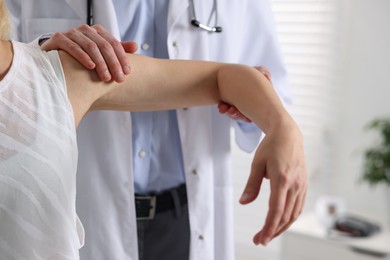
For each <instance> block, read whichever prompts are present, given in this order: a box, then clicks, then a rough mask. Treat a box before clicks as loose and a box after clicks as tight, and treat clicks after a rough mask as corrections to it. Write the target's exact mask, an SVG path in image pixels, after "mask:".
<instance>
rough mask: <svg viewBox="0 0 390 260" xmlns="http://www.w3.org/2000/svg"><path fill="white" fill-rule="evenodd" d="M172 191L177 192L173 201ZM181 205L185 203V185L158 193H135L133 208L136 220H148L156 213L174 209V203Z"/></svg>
mask: <svg viewBox="0 0 390 260" xmlns="http://www.w3.org/2000/svg"><path fill="white" fill-rule="evenodd" d="M174 193H176V194H177V198H178V200H179V201H178V202H176V203H175V198H174V196H176V195H174ZM177 203H179V204H180V206H183V205H184V204H186V203H187V189H186V185H185V184H182V185H180V186H178V187H176V188H172V189H169V190H165V191H163V192H161V193H158V194H151V195H139V194H135V210H136V213H137V220H148V219H149V220H150V219H153V218H154V216H155V215H156V214H158V213H161V212H164V211H168V210H173V209H175V204H177Z"/></svg>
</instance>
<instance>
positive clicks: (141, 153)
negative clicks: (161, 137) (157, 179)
mask: <svg viewBox="0 0 390 260" xmlns="http://www.w3.org/2000/svg"><path fill="white" fill-rule="evenodd" d="M145 155H146V152H145V151H144V150H141V151H139V153H138V156H139V157H140V158H144V157H145Z"/></svg>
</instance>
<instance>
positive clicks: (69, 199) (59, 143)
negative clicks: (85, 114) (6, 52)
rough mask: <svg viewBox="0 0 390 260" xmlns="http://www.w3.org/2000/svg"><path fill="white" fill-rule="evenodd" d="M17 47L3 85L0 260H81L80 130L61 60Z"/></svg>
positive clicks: (0, 97) (35, 49) (54, 54)
mask: <svg viewBox="0 0 390 260" xmlns="http://www.w3.org/2000/svg"><path fill="white" fill-rule="evenodd" d="M12 45H13V49H14V58H13V62H12V66H11V68H10V70H9V72H8V73H7V75H6V76H5V77H4V78H3V80H1V81H0V259H7V260H13V259H15V260H23V259H26V260H35V259H45V260H46V259H50V260H54V259H55V260H63V259H67V260H68V259H72V260H73V259H78V258H79V253H78V250H79V248H80V247H81V246H82V244H83V240H84V232H83V228H82V225H81V223H80V221H79V219H78V217H77V215H76V210H75V197H76V167H77V155H78V151H77V144H76V129H75V123H74V117H73V110H72V107H71V105H70V103H69V100H68V98H67V93H66V84H65V79H64V75H63V70H62V67H61V62H60V59H59V55H58V52H50V53H45V52H42V51H41V50H40V49H39V48H38V47H35V46H30V45H26V44H22V43H18V42H12Z"/></svg>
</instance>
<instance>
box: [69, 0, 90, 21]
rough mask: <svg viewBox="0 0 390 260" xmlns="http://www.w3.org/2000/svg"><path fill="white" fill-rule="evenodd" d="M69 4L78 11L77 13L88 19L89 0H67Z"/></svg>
mask: <svg viewBox="0 0 390 260" xmlns="http://www.w3.org/2000/svg"><path fill="white" fill-rule="evenodd" d="M65 1H66V2H67V3H68V5H69V6H70V7H71V8H72V9H73V10H74V11H75V12H76V13H77V15H78V16H79V17H80V18H81V19H84V20H85V21H86V17H87V0H65Z"/></svg>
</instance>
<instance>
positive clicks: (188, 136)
mask: <svg viewBox="0 0 390 260" xmlns="http://www.w3.org/2000/svg"><path fill="white" fill-rule="evenodd" d="M7 2H8V6H9V9H10V11H11V13H12V14H13V21H14V24H15V34H16V35H17V36H18V37H19V40H23V41H31V40H33V39H35V38H36V37H38V36H39V35H41V34H42V33H45V32H55V31H66V30H68V29H69V28H71V27H76V26H78V25H80V24H83V23H85V21H86V20H87V14H90V12H89V11H88V10H87V1H80V0H66V1H60V0H40V1H22V0H8V1H7ZM22 2H23V4H22ZM217 3H218V4H219V5H217ZM43 6H44V7H45V8H43ZM92 11H93V18H94V22H95V23H96V24H101V25H103V26H104V27H105V28H107V30H108V31H109V32H111V33H112V34H113V35H114V36H115V37H116V38H117V39H122V40H135V41H137V42H139V43H140V49H141V50H140V53H141V54H144V55H150V56H155V57H161V58H166V57H169V58H172V59H203V60H214V61H224V62H237V63H244V64H248V65H251V66H258V65H264V66H267V67H268V68H269V69H270V71H271V73H272V75H273V84H274V85H275V86H276V87H277V91H278V92H279V94H280V96H281V98H282V99H283V100H284V101H285V102H287V103H289V99H288V97H289V91H288V89H287V84H286V77H285V76H286V72H285V69H284V67H283V64H282V62H281V57H280V52H279V50H278V48H277V43H276V38H275V30H274V25H273V22H272V11H271V9H270V5H269V2H268V1H266V0H259V1H242V0H229V1H224V2H222V1H183V0H170V1H156V0H148V1H145V0H142V1H141V0H138V1H125V0H122V1H110V0H95V1H94V4H93V8H92ZM210 16H211V17H212V19H211V21H210V22H209V23H207V21H208V19H209V17H210ZM191 20H196V21H198V22H201V23H203V24H206V25H208V27H211V28H212V27H218V26H221V27H222V32H208V31H206V30H203V29H200V28H196V27H195V26H193V25H192V24H191V23H190V22H191ZM195 23H196V22H195ZM83 28H84V27H83ZM218 30H219V29H218ZM231 124H232V121H230V120H229V118H227V117H222V116H220V115H219V114H218V111H217V109H216V108H215V107H203V108H191V109H181V110H177V111H164V112H148V113H131V114H130V113H127V112H93V113H91V114H90V115H88V116H87V117H86V118H85V120H84V122H83V123H82V124H81V125H80V126H79V129H78V138H79V140H78V143H79V152H80V160H79V161H80V162H83V163H81V164H80V165H79V169H78V180H77V181H78V193H77V203H78V208H77V211H78V214H79V216H80V218H81V220H82V221H83V223H84V227H85V231H86V243H85V246H84V248H83V249H82V250H81V259H85V260H87V259H89V260H92V259H94V260H103V259H114V260H126V259H154V257H156V256H158V259H186V258H189V259H192V260H212V259H224V260H229V259H233V258H234V244H233V237H232V235H233V221H232V217H233V214H232V184H231V175H230V165H229V160H230V141H229V140H230V126H231ZM233 124H234V127H235V129H236V141H237V143H238V145H239V146H240V147H241V148H242V149H243V150H245V151H253V150H254V148H255V147H256V146H257V144H258V142H259V139H260V135H261V133H260V131H259V130H258V129H255V128H254V127H253V126H252V125H246V124H243V123H240V122H233ZM102 136H104V137H105V138H102ZM107 137H108V138H107ZM265 177H267V176H265ZM301 177H302V178H301V179H302V180H301V182H300V183H301V185H300V188H299V192H297V193H296V194H297V197H296V201H295V200H294V203H297V205H298V206H297V207H296V208H298V209H301V208H302V204H303V200H304V197H305V191H306V188H305V180H304V179H305V176H301ZM133 178H135V181H134V180H133ZM271 182H272V183H274V185H276V186H277V183H276V181H275V182H274V180H272V179H271ZM184 183H185V185H184V186H183V185H182V184H184ZM302 183H303V184H302ZM289 185H291V186H293V184H292V182H291V183H288V187H290V186H289ZM276 186H275V187H276ZM183 187H184V188H183ZM287 190H288V189H287ZM246 191H248V187H247V189H246ZM134 193H137V200H136V201H137V213H136V212H135V208H136V205H135V204H136V203H135V198H134ZM151 193H157V194H162V195H159V196H157V205H156V209H155V208H154V207H152V209H151V210H149V206H153V205H154V203H155V201H154V199H150V198H149V197H148V196H145V197H143V195H150V194H151ZM167 194H168V195H169V196H167ZM256 196H257V194H254V195H251V194H247V193H244V195H243V197H242V199H241V202H242V203H249V202H250V201H252V200H254V199H255V198H256ZM167 197H168V200H169V203H168V204H169V205H170V206H168V209H167V207H164V210H163V211H161V212H160V210H158V208H159V203H158V201H159V200H160V198H163V201H164V202H166V200H167V199H166V198H167ZM276 197H277V196H276V195H274V196H272V195H271V200H275V198H276ZM145 201H146V206H145V204H144V202H145ZM172 201H173V202H172ZM272 202H273V201H271V205H274V204H275V203H272ZM271 207H272V206H271ZM291 207H293V206H290V207H287V206H286V208H288V209H283V210H284V211H283V212H288V211H290V212H289V213H290V214H289V215H288V214H287V215H286V216H291V217H290V218H289V219H282V220H280V222H278V223H274V222H273V220H274V219H275V218H274V215H273V214H275V212H276V211H275V209H274V208H271V210H270V213H269V215H268V219H267V222H266V225H265V228H264V230H265V231H264V232H260V233H259V235H256V236H255V238H254V242H255V243H263V244H266V243H267V242H268V241H269V240H270V239H272V236H273V235H275V233H276V234H278V233H280V232H282V231H283V230H284V229H285V228H287V227H288V226H289V225H290V224H291V222H292V221H293V220H294V219H295V218H296V216H297V215H299V213H300V212H295V211H294V212H292V209H291ZM160 208H161V207H160ZM187 208H188V209H187ZM145 209H146V210H145ZM298 211H299V210H298ZM136 215H137V219H138V220H137V221H136V220H135V216H136ZM277 219H278V220H279V219H281V217H280V216H279V215H278V218H277ZM167 221H170V224H167ZM158 222H161V223H162V225H158ZM137 226H138V242H139V245H138V246H137V243H136V241H137V233H136V230H137ZM161 227H165V228H166V230H163V231H161V230H159V228H161ZM254 228H258V227H254ZM168 231H169V232H172V233H168ZM271 231H272V232H271ZM155 232H160V233H159V234H158V236H156V233H155ZM267 234H268V235H267ZM178 235H179V236H180V237H177V236H178ZM270 235H272V236H271V237H270ZM166 236H168V238H167V237H166ZM170 236H171V237H170ZM165 242H170V243H168V244H164V243H165ZM138 249H139V252H138ZM150 254H151V255H150ZM188 256H189V257H188ZM138 257H139V258H138Z"/></svg>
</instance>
